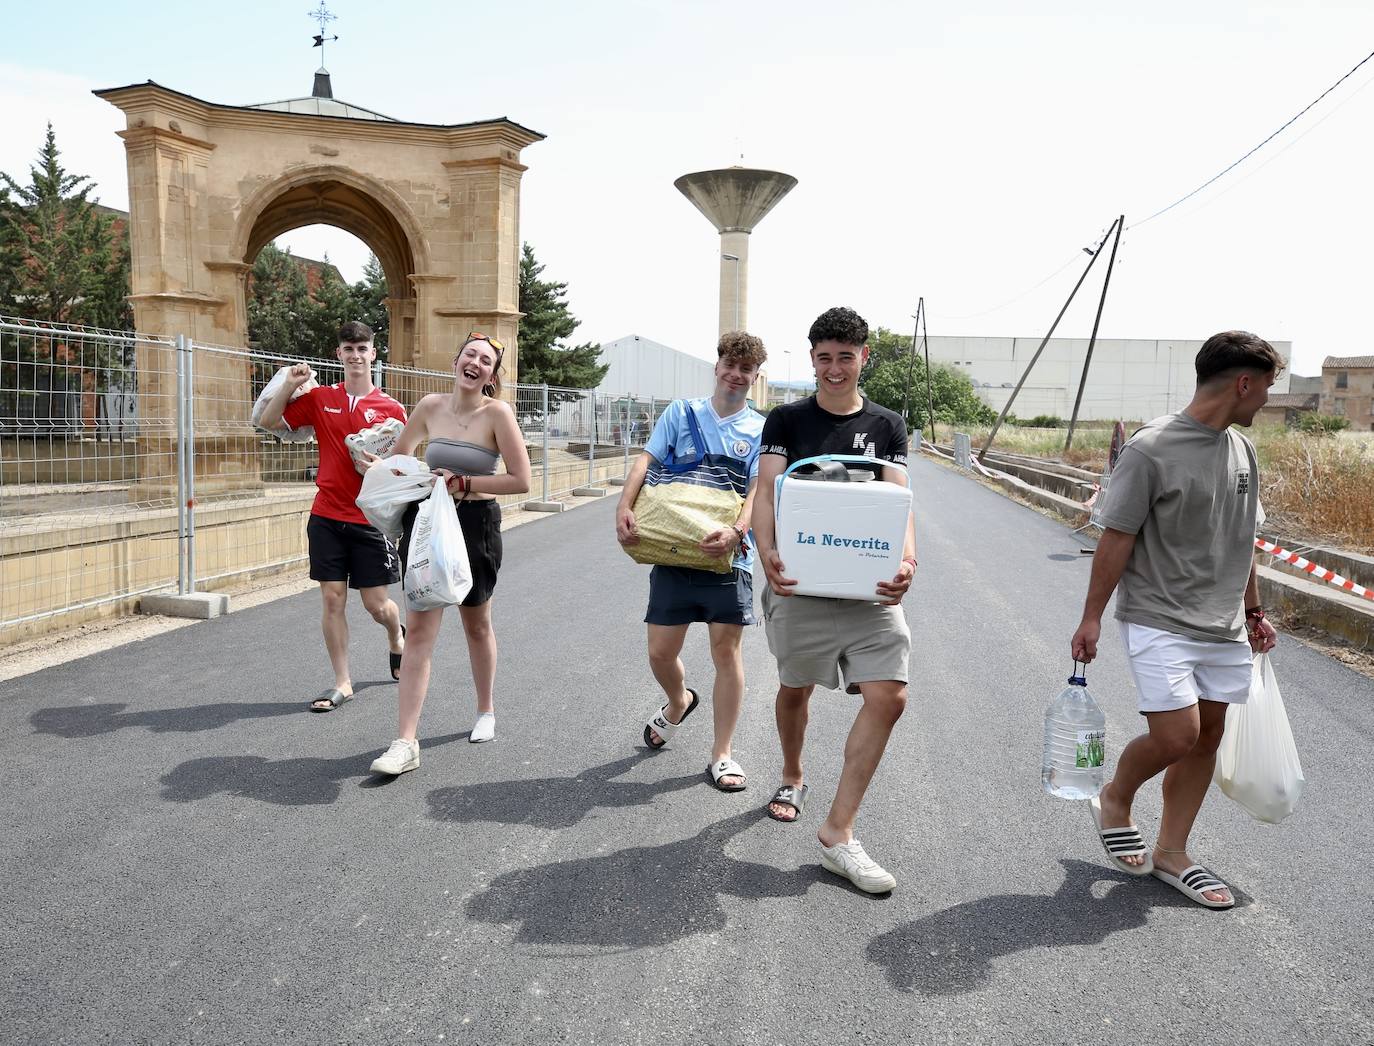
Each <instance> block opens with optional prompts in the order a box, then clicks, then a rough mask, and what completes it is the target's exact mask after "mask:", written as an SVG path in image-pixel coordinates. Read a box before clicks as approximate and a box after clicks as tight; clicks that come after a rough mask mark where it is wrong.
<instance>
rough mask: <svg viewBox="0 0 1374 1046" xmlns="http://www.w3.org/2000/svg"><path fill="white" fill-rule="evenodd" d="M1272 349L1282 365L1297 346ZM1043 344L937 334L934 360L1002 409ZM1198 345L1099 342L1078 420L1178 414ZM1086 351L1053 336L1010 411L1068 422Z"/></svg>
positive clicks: (1282, 384) (1189, 390) (1281, 382)
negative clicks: (953, 369) (952, 369)
mask: <svg viewBox="0 0 1374 1046" xmlns="http://www.w3.org/2000/svg"><path fill="white" fill-rule="evenodd" d="M1271 344H1272V345H1273V346H1274V348H1275V349H1277V350H1278V351H1279V354H1280V355H1281V356H1283V358H1284V359H1285V360H1287V359H1290V358H1291V356H1292V351H1293V345H1292V342H1287V341H1276V342H1272V343H1271ZM1039 345H1040V338H954V337H933V338H931V339H930V361H931V363H932V364H934V363H945V364H949V365H951V366H954V367H957V368H958V369H959V370H961V371H963V372H964V373H965V374H967V375H968V376H969V378H970V379H972V381H973V383H974V387H975V389H976V390H977V392H978V395H979V396H980V397H981V398H982V399H983V400H984V402H986V403H988V404H989V405H990V406H992V407H993V408H995V409H997V410H1001V409H1002V407H1003V405H1004V404H1005V403H1006V402H1007V399H1008V398H1009V397H1010V396H1011V392H1012V389H1013V388H1014V387H1015V385H1016V382H1017V381H1018V380H1019V379H1020V377H1021V373H1022V372H1023V371H1024V370H1025V369H1026V364H1027V363H1029V362H1030V359H1031V357H1032V356H1033V355H1034V354H1035V350H1036V349H1037V348H1038V347H1039ZM1200 348H1202V341H1201V340H1198V341H1177V340H1169V341H1151V340H1147V339H1130V340H1125V339H1098V342H1097V345H1096V346H1095V348H1094V349H1093V362H1092V369H1091V370H1090V371H1089V372H1088V384H1087V386H1086V387H1085V389H1084V391H1083V404H1082V406H1081V407H1080V408H1079V414H1078V416H1079V417H1080V418H1085V419H1104V420H1122V421H1128V420H1129V421H1147V420H1149V419H1150V418H1155V417H1158V416H1159V415H1161V414H1169V413H1172V412H1173V411H1177V410H1181V409H1182V408H1183V407H1185V406H1186V405H1187V404H1188V401H1189V400H1190V399H1191V398H1192V395H1193V389H1194V387H1195V385H1196V384H1197V378H1196V374H1195V372H1194V370H1193V358H1194V357H1195V356H1196V355H1197V351H1198V349H1200ZM1087 352H1088V339H1087V338H1054V339H1051V341H1050V342H1049V344H1048V345H1046V346H1045V351H1044V352H1043V353H1041V355H1040V359H1039V361H1038V362H1037V363H1036V365H1035V369H1034V370H1033V371H1031V374H1030V377H1029V378H1027V379H1026V384H1025V385H1024V386H1023V387H1022V389H1021V392H1020V395H1018V396H1017V397H1016V403H1015V404H1014V405H1013V407H1012V411H1013V413H1015V414H1016V416H1017V417H1020V418H1030V417H1034V416H1035V415H1037V414H1054V415H1057V416H1058V417H1061V418H1067V417H1068V416H1069V415H1070V414H1071V413H1072V412H1073V400H1074V396H1075V395H1076V393H1077V391H1078V381H1079V378H1080V376H1081V374H1082V371H1083V360H1084V357H1085V356H1086V355H1087ZM1288 378H1289V372H1288V371H1287V370H1285V371H1284V372H1283V374H1281V375H1280V376H1279V378H1278V380H1277V381H1275V382H1274V388H1273V391H1274V392H1275V393H1279V392H1287V391H1288Z"/></svg>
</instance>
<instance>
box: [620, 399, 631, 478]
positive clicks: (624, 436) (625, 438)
mask: <svg viewBox="0 0 1374 1046" xmlns="http://www.w3.org/2000/svg"><path fill="white" fill-rule="evenodd" d="M620 444H621V446H623V447H624V448H625V461H624V464H623V467H624V470H625V471H624V472H623V473H622V475H624V476H625V477H627V478H628V477H629V475H630V394H629V393H628V392H627V393H626V394H625V420H624V421H623V422H621V425H620Z"/></svg>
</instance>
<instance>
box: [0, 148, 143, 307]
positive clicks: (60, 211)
mask: <svg viewBox="0 0 1374 1046" xmlns="http://www.w3.org/2000/svg"><path fill="white" fill-rule="evenodd" d="M94 189H95V183H94V182H92V181H91V180H90V178H89V177H87V176H86V175H80V174H71V173H69V172H68V171H67V170H66V168H64V167H63V166H62V160H61V152H60V151H59V150H58V148H57V136H56V134H55V133H54V132H53V128H52V124H48V130H47V136H46V137H45V139H44V141H43V147H42V148H41V149H40V150H39V153H38V162H37V164H36V165H35V166H33V167H30V168H29V184H28V185H21V184H20V183H19V182H18V181H16V180H15V179H14V178H12V177H11V176H10V175H8V174H5V173H3V172H0V267H2V268H3V271H4V275H3V277H0V307H3V308H4V309H5V311H7V312H15V313H18V314H20V315H22V316H26V317H30V318H33V319H41V320H52V321H55V322H59V323H79V324H88V325H91V326H97V327H112V328H116V329H128V327H129V326H130V320H131V318H132V317H131V315H130V312H129V305H128V300H127V295H128V293H129V245H128V237H127V236H118V237H117V236H116V235H115V234H114V230H113V228H112V226H113V219H112V218H111V217H110V216H109V215H105V214H101V213H100V211H99V210H98V209H97V208H96V205H95V203H94V202H93V201H92V200H91V199H90V198H89V197H90V194H91V192H92V191H94Z"/></svg>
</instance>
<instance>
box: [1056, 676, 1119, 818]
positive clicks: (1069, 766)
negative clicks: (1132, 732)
mask: <svg viewBox="0 0 1374 1046" xmlns="http://www.w3.org/2000/svg"><path fill="white" fill-rule="evenodd" d="M1106 755H1107V717H1106V715H1104V714H1103V712H1102V709H1101V708H1099V707H1098V705H1097V702H1096V701H1094V700H1093V695H1092V694H1090V693H1088V680H1087V677H1086V676H1085V675H1084V674H1083V671H1082V670H1080V669H1079V667H1078V662H1077V661H1075V662H1074V674H1073V675H1071V676H1069V685H1068V686H1066V687H1065V688H1064V689H1063V690H1062V691H1060V692H1059V695H1058V696H1057V697H1056V698H1055V699H1054V700H1053V701H1051V702H1050V707H1049V708H1048V709H1047V710H1046V711H1045V748H1044V753H1043V756H1042V758H1041V761H1040V783H1041V784H1042V785H1043V786H1044V789H1045V791H1046V792H1048V793H1049V794H1050V795H1057V796H1058V797H1059V798H1060V799H1091V798H1092V797H1093V796H1095V795H1097V793H1098V792H1100V791H1102V784H1103V777H1104V776H1105V771H1104V769H1103V766H1102V764H1103V762H1105V760H1106Z"/></svg>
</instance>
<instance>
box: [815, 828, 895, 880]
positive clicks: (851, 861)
mask: <svg viewBox="0 0 1374 1046" xmlns="http://www.w3.org/2000/svg"><path fill="white" fill-rule="evenodd" d="M821 864H822V865H823V866H824V867H825V868H826V869H827V870H829V871H832V872H834V873H835V874H836V875H842V876H844V877H845V878H846V879H848V880H849V881H850V882H851V883H853V884H854V885H855V886H857V887H858V888H859V889H860V890H863V891H864V893H887V892H888V891H889V890H891V889H892V888H893V887H895V886H896V885H897V880H896V879H895V878H893V876H892V874H891V873H890V872H888V871H886V870H885V869H884V868H883V866H882V865H880V864H879V863H878V862H877V861H875V860H873V858H871V857H869V856H868V854H866V853H865V852H864V847H863V843H861V842H859V840H857V839H851V840H850V841H849V842H847V843H840V845H839V846H822V847H821Z"/></svg>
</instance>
